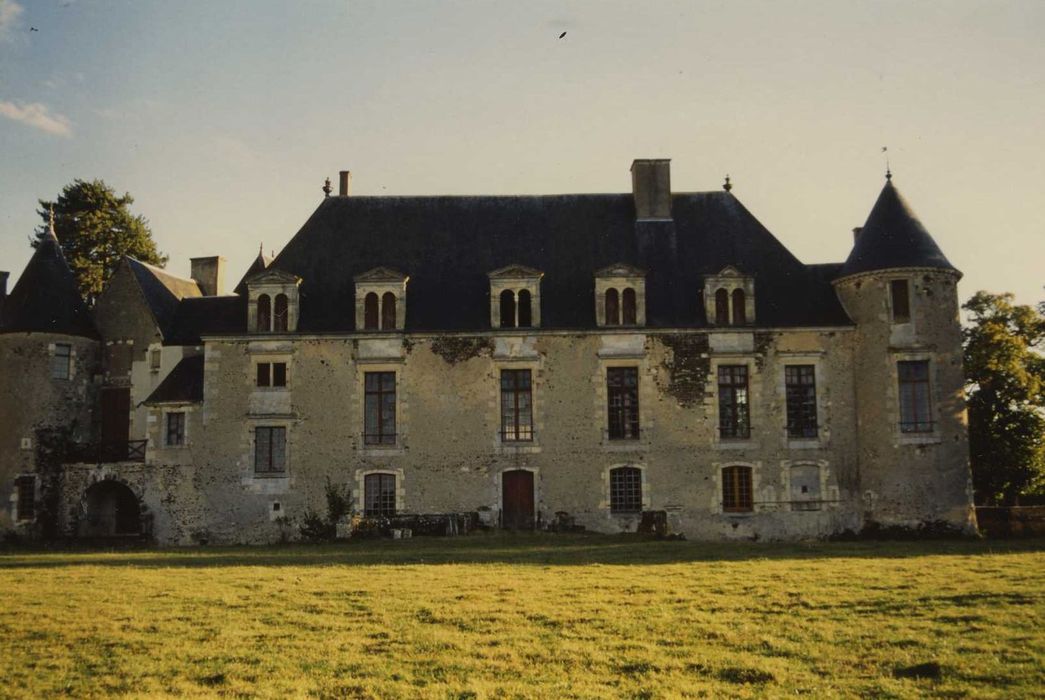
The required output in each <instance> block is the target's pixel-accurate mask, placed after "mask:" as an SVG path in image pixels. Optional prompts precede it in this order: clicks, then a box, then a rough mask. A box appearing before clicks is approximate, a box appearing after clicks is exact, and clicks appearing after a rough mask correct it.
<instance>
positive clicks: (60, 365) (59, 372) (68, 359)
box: [51, 343, 73, 379]
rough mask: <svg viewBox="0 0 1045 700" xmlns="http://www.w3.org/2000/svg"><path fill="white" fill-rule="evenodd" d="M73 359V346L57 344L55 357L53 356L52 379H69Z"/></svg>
mask: <svg viewBox="0 0 1045 700" xmlns="http://www.w3.org/2000/svg"><path fill="white" fill-rule="evenodd" d="M72 359H73V346H72V345H69V344H68V343H55V346H54V355H52V356H51V378H52V379H68V378H69V375H70V374H71V372H70V371H69V368H70V366H71V365H72Z"/></svg>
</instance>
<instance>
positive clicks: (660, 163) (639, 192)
mask: <svg viewBox="0 0 1045 700" xmlns="http://www.w3.org/2000/svg"><path fill="white" fill-rule="evenodd" d="M631 192H632V194H633V195H634V197H635V218H636V219H638V220H640V221H642V220H644V219H646V220H648V219H653V220H657V219H661V220H664V219H671V160H670V159H668V158H641V159H636V160H634V161H633V162H632V164H631Z"/></svg>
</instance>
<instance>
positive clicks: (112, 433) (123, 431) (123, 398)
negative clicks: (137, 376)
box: [102, 389, 131, 458]
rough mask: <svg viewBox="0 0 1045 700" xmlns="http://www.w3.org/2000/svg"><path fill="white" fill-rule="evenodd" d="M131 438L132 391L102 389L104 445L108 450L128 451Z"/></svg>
mask: <svg viewBox="0 0 1045 700" xmlns="http://www.w3.org/2000/svg"><path fill="white" fill-rule="evenodd" d="M130 436H131V390H130V389H102V444H103V445H105V446H106V448H105V449H107V450H108V449H112V450H116V451H119V450H121V449H122V450H124V451H126V449H127V441H128V440H130ZM116 458H118V456H117V457H116ZM124 458H126V455H124Z"/></svg>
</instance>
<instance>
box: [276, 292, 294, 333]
mask: <svg viewBox="0 0 1045 700" xmlns="http://www.w3.org/2000/svg"><path fill="white" fill-rule="evenodd" d="M289 328H290V299H289V298H288V297H287V295H286V294H283V293H282V292H280V293H279V294H277V295H276V296H275V298H274V299H273V300H272V332H273V333H286V332H287V330H288V329H289Z"/></svg>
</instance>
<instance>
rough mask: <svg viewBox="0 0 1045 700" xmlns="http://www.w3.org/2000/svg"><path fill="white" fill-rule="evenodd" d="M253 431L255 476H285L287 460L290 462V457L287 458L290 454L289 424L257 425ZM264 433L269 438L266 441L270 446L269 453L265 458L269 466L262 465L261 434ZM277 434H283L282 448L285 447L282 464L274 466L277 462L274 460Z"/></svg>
mask: <svg viewBox="0 0 1045 700" xmlns="http://www.w3.org/2000/svg"><path fill="white" fill-rule="evenodd" d="M253 433H254V435H253V439H254V460H253V461H254V476H259V477H283V476H286V474H287V462H288V459H287V456H288V449H287V442H288V440H287V438H288V434H289V431H288V430H287V426H285V425H256V426H254V428H253ZM262 433H264V434H265V435H267V436H268V437H267V439H266V443H265V444H267V446H268V447H267V453H268V454H267V459H266V460H265V461H266V462H267V464H268V468H265V467H264V466H263V465H262V450H261V447H262V440H261V435H262ZM276 435H281V436H282V439H281V441H280V442H281V443H282V448H283V450H282V465H280V467H278V468H277V467H275V466H274V464H275V460H274V455H275V450H274V445H275V444H276V442H277V441H275V440H274V439H273V438H275V436H276Z"/></svg>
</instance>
